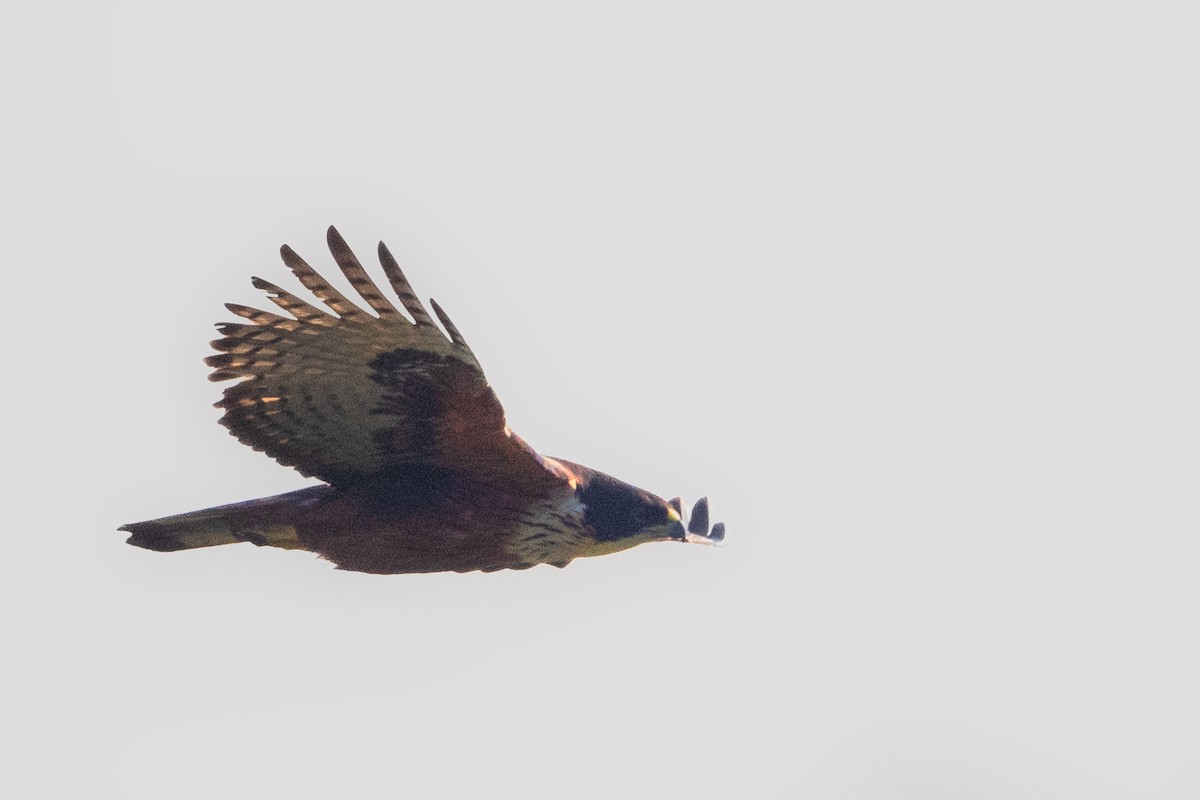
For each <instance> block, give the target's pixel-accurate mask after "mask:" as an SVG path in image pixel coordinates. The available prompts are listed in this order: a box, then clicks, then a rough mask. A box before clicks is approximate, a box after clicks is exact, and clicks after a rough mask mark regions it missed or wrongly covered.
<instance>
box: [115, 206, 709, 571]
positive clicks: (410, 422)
mask: <svg viewBox="0 0 1200 800" xmlns="http://www.w3.org/2000/svg"><path fill="white" fill-rule="evenodd" d="M328 241H329V249H330V251H331V252H332V253H333V258H334V260H335V261H336V262H337V265H338V266H339V267H340V268H341V270H342V273H343V274H344V275H345V276H346V278H347V279H348V280H349V282H350V285H351V286H353V287H354V289H355V291H357V292H358V294H359V295H360V296H361V297H362V299H363V301H365V302H366V304H367V305H368V306H369V307H370V308H371V310H372V311H374V314H371V313H368V312H367V311H364V310H363V309H362V308H360V307H359V306H358V305H356V304H355V303H352V302H351V301H350V300H348V299H347V298H346V297H345V295H343V294H342V293H341V292H339V291H338V290H337V289H335V288H334V287H333V286H331V285H330V284H329V283H328V282H327V281H326V280H325V279H324V278H322V277H321V276H320V275H319V274H318V273H317V272H316V271H315V270H314V269H313V268H312V267H310V266H309V265H308V264H307V263H305V261H304V260H303V259H302V258H300V256H298V255H296V253H295V252H294V251H293V250H292V249H291V248H290V247H288V246H287V245H284V246H283V248H282V249H281V253H282V255H283V261H284V263H285V264H287V266H288V267H290V268H291V270H292V272H293V273H295V275H296V277H297V278H299V279H300V282H301V283H302V284H303V285H304V286H305V287H306V288H307V289H308V290H309V291H310V292H312V294H313V295H315V296H316V297H317V298H318V299H319V300H320V301H321V302H322V303H324V306H325V307H319V306H317V305H313V304H310V303H308V302H306V301H304V300H302V299H300V298H299V297H297V296H296V295H294V294H292V293H291V292H288V291H286V290H285V289H281V288H279V287H278V286H276V285H274V284H272V283H268V282H267V281H264V280H261V279H259V278H254V279H253V283H254V285H255V286H256V287H257V288H259V289H262V290H263V291H265V292H267V294H268V296H269V297H270V299H271V300H272V301H273V302H274V303H275V304H276V305H277V306H279V307H280V308H281V309H283V311H284V312H286V314H287V316H280V315H278V314H273V313H269V312H267V311H260V310H258V309H255V308H247V307H246V306H240V305H234V304H228V305H227V306H226V307H227V308H228V309H229V310H230V311H231V312H233V313H234V314H236V315H237V316H239V317H242V318H244V319H245V320H246V322H245V323H223V324H220V325H218V330H219V331H220V333H221V334H222V337H221V338H220V339H217V340H216V341H214V342H213V343H212V346H213V347H214V348H215V349H216V350H218V351H220V354H219V355H215V356H210V357H209V358H207V359H206V362H207V363H208V364H209V366H211V367H213V372H212V374H211V375H210V376H209V377H210V379H211V380H214V381H224V380H236V381H237V383H234V384H232V385H231V386H229V387H227V388H226V389H225V393H224V396H223V398H222V399H221V401H220V402H219V403H217V407H219V408H222V409H224V411H225V414H224V416H223V417H221V424H222V425H224V426H225V427H227V428H229V430H230V432H231V433H232V434H233V435H234V436H236V437H237V438H238V439H239V440H240V441H241V442H243V443H245V444H248V445H250V446H251V447H253V448H254V449H255V450H261V451H262V452H264V453H266V454H267V455H269V456H271V457H272V458H274V459H275V460H276V461H278V462H279V463H281V464H285V465H287V466H291V467H295V468H296V469H297V470H299V471H300V472H301V473H302V474H303V475H306V476H311V477H315V478H319V479H320V480H322V481H324V484H323V485H320V486H313V487H310V488H307V489H301V490H299V491H295V492H289V493H287V494H282V495H277V496H275V497H265V498H262V499H259V500H250V501H247V502H244V503H234V504H232V505H226V506H218V507H216V508H210V509H206V510H204V511H194V512H192V513H190V514H179V515H177V516H171V517H163V518H162V519H155V520H150V521H148V522H135V523H132V524H130V525H125V526H124V527H123V528H122V530H125V531H129V532H130V533H131V534H132V535H131V536H130V537H129V543H130V544H133V545H137V546H138V547H145V548H148V549H150V550H185V549H190V548H194V547H208V546H210V545H218V544H232V543H234V542H252V543H254V544H257V545H270V546H273V547H281V548H289V549H303V550H309V551H311V552H314V553H317V554H318V555H320V556H322V557H323V558H326V559H328V560H330V561H332V562H333V563H334V564H336V565H337V566H338V567H339V568H341V569H345V570H356V571H359V572H374V573H405V572H440V571H444V570H454V571H457V572H469V571H472V570H484V571H493V570H499V569H524V568H527V567H532V566H534V565H535V564H553V565H555V566H558V567H563V566H566V565H567V563H569V562H570V561H571V560H572V559H575V558H579V557H581V556H596V555H604V554H606V553H614V552H617V551H619V550H625V549H627V548H630V547H633V546H635V545H639V544H642V543H644V542H654V541H678V542H701V543H708V544H712V543H716V542H720V541H721V540H722V539H723V538H724V536H725V527H724V525H722V524H720V523H718V524H716V525H714V526H712V529H711V530H710V529H709V525H708V501H707V499H701V500H699V501H697V502H696V504H695V506H694V507H693V509H692V512H691V514H690V519H689V522H688V525H687V527H686V528H685V527H684V521H683V518H682V517H683V507H682V503H681V501H680V499H679V498H675V499H673V500H670V501H667V500H664V499H662V498H661V497H659V496H657V495H654V494H651V493H650V492H647V491H644V490H642V489H639V488H637V487H635V486H631V485H629V484H627V483H623V482H622V481H619V480H617V479H615V478H612V477H610V476H608V475H605V474H603V473H600V472H597V471H595V470H592V469H589V468H587V467H584V466H580V465H579V464H574V463H571V462H570V461H564V460H562V459H557V458H549V457H546V456H542V455H539V454H538V453H537V452H535V451H534V450H533V448H531V447H530V446H529V445H527V444H525V442H524V441H522V440H521V438H520V437H519V436H517V435H516V434H515V433H513V432H512V431H511V430H509V429H508V426H507V425H506V424H505V419H504V409H503V408H501V406H500V402H499V400H497V399H496V395H495V393H494V392H493V391H492V389H491V388H490V387H489V386H488V382H487V379H486V378H485V377H484V374H483V370H482V369H481V368H480V366H479V362H478V361H476V359H475V355H474V353H472V352H471V348H470V347H468V346H467V343H466V341H465V340H464V339H463V336H462V334H461V333H459V331H458V328H456V327H455V326H454V323H452V322H451V321H450V318H449V317H447V316H446V313H445V312H444V311H442V309H441V307H439V306H438V304H437V303H436V302H434V301H432V300H431V301H430V305H432V306H433V312H434V314H436V315H437V318H438V320H440V321H441V323H442V326H443V328H444V329H445V333H443V332H442V330H441V329H439V328H438V326H437V325H436V323H435V322H434V320H433V318H432V317H430V315H429V312H428V311H426V310H425V306H424V305H422V303H421V301H420V300H419V299H418V298H417V296H416V294H415V293H414V292H413V290H412V287H411V286H409V283H408V281H407V280H406V279H405V277H404V274H403V273H402V272H401V271H400V267H399V265H398V264H397V263H396V260H395V259H394V258H393V257H392V255H391V253H389V252H388V249H387V247H385V246H384V244H383V243H382V242H380V244H379V260H380V263H381V264H382V265H383V271H384V273H385V274H386V276H387V279H388V282H389V283H390V284H391V288H392V290H393V291H394V292H395V295H396V297H397V298H398V299H399V300H400V305H401V306H402V307H403V309H404V311H405V312H407V314H408V316H407V317H406V316H405V315H404V314H402V313H401V311H400V309H398V308H396V306H395V305H393V303H392V301H391V300H389V299H388V297H386V296H385V295H384V293H383V292H382V291H380V289H379V287H378V286H377V285H376V284H375V282H374V281H373V280H372V279H371V278H370V276H369V275H368V274H367V273H366V271H365V270H364V269H363V267H362V265H361V264H360V263H359V261H358V259H357V258H356V257H355V256H354V253H352V252H351V251H350V248H349V247H348V246H347V245H346V242H345V240H344V239H342V237H341V235H339V234H338V232H337V231H336V230H335V229H334V228H332V227H331V228H330V229H329V233H328ZM331 312H332V313H331Z"/></svg>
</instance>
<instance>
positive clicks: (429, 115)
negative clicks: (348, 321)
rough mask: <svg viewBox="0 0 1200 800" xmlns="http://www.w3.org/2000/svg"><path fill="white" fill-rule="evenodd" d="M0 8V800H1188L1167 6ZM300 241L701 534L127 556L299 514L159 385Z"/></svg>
mask: <svg viewBox="0 0 1200 800" xmlns="http://www.w3.org/2000/svg"><path fill="white" fill-rule="evenodd" d="M14 15H15V16H14ZM7 16H8V20H7V22H6V24H5V26H4V28H5V30H4V31H3V33H0V40H2V41H0V45H2V46H0V63H2V65H3V72H2V74H4V75H5V78H3V80H4V81H5V84H6V85H5V88H4V96H5V97H6V112H7V113H6V114H5V117H6V119H7V120H8V122H7V124H6V126H5V141H6V145H5V147H4V155H3V156H2V158H3V160H4V164H3V175H4V179H3V184H4V188H3V189H0V202H3V205H4V208H3V209H2V211H3V213H2V214H0V226H3V228H4V230H3V233H4V236H3V241H4V243H5V248H6V250H7V253H6V255H5V258H6V260H7V265H8V266H7V270H6V273H5V274H6V277H7V284H6V287H5V289H6V291H5V294H6V297H7V303H6V306H7V311H6V314H5V316H4V323H3V324H4V327H5V332H6V339H7V341H8V347H7V367H8V368H7V371H6V379H5V392H4V399H3V400H2V401H0V402H3V404H4V407H5V412H6V413H5V417H6V419H7V420H8V423H9V426H8V427H9V430H8V434H7V445H6V448H5V449H6V452H7V454H8V458H7V459H6V462H7V463H8V464H9V466H10V470H11V471H10V474H9V476H8V478H7V485H8V487H9V494H8V498H7V500H6V503H5V505H6V508H7V509H8V510H9V511H10V512H12V511H14V510H15V514H10V516H9V519H8V524H7V525H6V529H7V530H6V535H5V536H6V545H5V557H4V564H5V565H6V566H5V567H4V568H3V569H4V573H5V575H4V579H3V581H0V587H2V588H0V592H2V593H3V597H2V598H0V600H2V601H3V602H2V607H3V608H4V612H3V614H4V628H5V640H6V645H5V648H4V649H5V651H6V653H7V654H8V655H7V656H6V668H5V679H4V687H5V688H4V689H3V693H4V695H5V697H4V698H3V707H4V709H5V711H4V715H3V717H4V718H3V721H2V722H0V726H3V728H5V729H7V731H6V733H7V738H8V739H9V741H10V744H9V745H8V747H7V752H8V753H9V756H10V759H11V762H12V764H11V765H10V766H9V767H6V768H5V769H4V770H3V775H2V776H0V793H2V794H3V795H4V796H7V797H56V798H61V797H89V798H110V797H111V798H118V797H128V798H139V799H141V798H145V799H146V800H151V799H153V800H160V799H161V798H165V797H169V798H173V799H174V798H206V799H207V798H212V797H222V798H243V797H245V798H251V797H256V798H257V797H292V798H302V797H334V796H336V797H367V798H369V797H397V796H401V797H421V798H433V797H478V796H495V797H522V798H573V799H577V800H600V799H601V798H613V797H632V798H638V797H648V798H649V797H653V798H663V797H692V798H701V797H710V798H728V797H756V798H757V797H762V798H767V797H786V798H794V797H818V798H853V799H855V800H857V799H858V798H864V799H873V798H989V799H990V798H1031V797H1038V798H1043V797H1064V798H1079V797H1089V798H1099V797H1114V798H1117V797H1122V798H1123V797H1152V796H1156V797H1185V796H1189V797H1190V796H1196V795H1197V792H1198V791H1200V770H1198V769H1197V767H1196V766H1195V763H1196V762H1195V753H1196V752H1197V750H1198V748H1200V687H1198V685H1197V681H1196V676H1197V675H1200V652H1198V651H1197V648H1196V646H1195V638H1196V637H1195V630H1196V618H1197V613H1200V581H1197V580H1196V574H1197V569H1198V567H1200V564H1198V561H1200V524H1198V523H1200V512H1198V509H1197V504H1196V496H1197V494H1196V490H1197V482H1198V480H1200V461H1198V459H1197V453H1198V452H1200V422H1198V417H1197V408H1200V396H1198V395H1200V392H1198V387H1200V383H1198V381H1197V352H1196V350H1197V343H1198V342H1200V322H1198V321H1197V311H1196V307H1197V303H1196V300H1197V289H1198V288H1200V280H1198V278H1197V275H1198V272H1197V263H1198V261H1197V256H1198V255H1200V253H1198V249H1200V248H1198V246H1197V238H1196V233H1195V231H1196V219H1197V215H1198V213H1200V201H1198V197H1200V195H1198V194H1197V186H1198V185H1200V157H1198V152H1200V151H1198V150H1197V146H1196V143H1197V142H1198V141H1200V124H1198V122H1200V121H1198V118H1197V106H1196V103H1195V95H1196V85H1195V76H1196V75H1197V74H1200V51H1197V48H1196V47H1195V36H1194V32H1195V30H1196V28H1195V23H1196V19H1195V12H1194V10H1193V6H1192V4H1187V3H1156V2H1149V3H1147V2H1140V3H1107V4H1094V3H1066V2H1045V1H1044V0H1043V1H1042V2H1037V3H1023V2H1017V3H1012V2H1009V3H1003V4H999V3H992V4H979V3H974V4H962V3H905V4H895V3H850V4H846V3H827V4H809V5H803V4H789V3H755V2H738V3H725V4H717V3H667V2H656V1H655V0H638V2H606V3H562V2H546V3H537V2H450V3H391V4H383V3H365V4H364V3H353V2H349V3H340V4H337V6H336V8H335V7H334V6H332V5H330V6H328V7H327V8H325V9H324V10H318V9H315V8H313V7H310V6H306V5H305V4H297V3H256V4H244V3H226V2H209V3H204V4H201V5H194V4H193V5H192V6H189V7H188V8H187V9H186V10H185V9H184V8H183V6H181V5H179V4H162V3H155V2H108V3H79V2H74V3H71V2H63V3H45V4H37V5H36V6H35V5H33V4H25V7H24V8H22V9H19V10H17V9H15V10H13V11H10V13H9V14H8V15H7ZM331 223H332V224H336V225H338V226H339V228H340V230H341V231H342V233H343V234H344V235H345V236H346V238H347V239H348V240H349V242H350V243H351V245H352V246H354V247H355V248H356V250H358V252H359V253H360V255H362V256H363V257H364V261H366V260H371V252H372V250H373V248H374V244H375V242H376V241H377V240H378V239H381V238H382V239H384V240H386V241H387V242H388V244H389V246H390V247H391V249H392V251H393V252H394V253H395V254H396V256H397V258H398V259H399V260H400V262H401V263H402V264H403V265H404V267H405V269H406V271H407V273H408V276H409V278H410V279H411V281H412V283H413V284H414V286H415V287H416V289H417V290H418V292H419V293H420V294H421V295H422V296H424V297H429V296H431V295H432V296H433V297H436V298H437V299H438V301H439V302H441V303H442V305H444V306H445V308H446V309H447V311H448V312H449V313H450V314H451V316H453V318H454V320H455V321H456V323H457V324H458V326H459V328H461V329H462V331H463V333H464V334H465V335H466V337H467V339H468V340H469V341H470V342H471V344H472V345H473V347H474V349H475V351H476V353H477V354H478V356H479V358H480V360H481V362H482V363H483V365H484V368H485V369H486V370H487V373H488V376H489V377H490V379H491V381H492V383H493V385H494V386H495V387H496V389H497V392H498V393H499V396H500V398H501V400H502V401H503V403H504V404H505V407H506V409H507V411H508V414H509V421H510V424H511V426H512V427H513V428H514V429H515V430H517V431H518V432H519V433H520V434H521V435H522V436H523V437H524V438H525V439H527V440H528V441H529V442H530V443H531V444H532V445H534V446H535V447H537V448H539V449H540V450H542V451H543V452H545V453H547V454H549V455H558V456H563V457H566V458H569V459H572V460H575V461H579V462H581V463H585V464H588V465H590V466H593V467H596V468H598V469H602V470H604V471H607V472H610V473H612V474H615V475H617V476H619V477H621V478H623V479H626V480H629V481H631V482H634V483H636V484H638V485H641V486H643V487H645V488H647V489H649V490H651V491H654V492H657V493H659V494H662V495H665V496H671V495H675V494H681V495H683V496H684V497H685V499H687V500H688V501H691V500H694V499H695V498H696V497H698V496H700V495H701V494H708V495H709V496H710V497H711V499H712V504H713V516H714V519H715V520H724V521H725V522H726V523H727V525H728V531H729V533H728V546H727V547H726V548H724V549H721V550H715V549H711V548H701V547H682V546H677V545H669V544H662V545H656V546H646V547H641V548H637V549H635V550H632V551H629V552H626V553H622V554H619V555H615V556H610V557H605V558H599V559H592V560H584V561H579V562H576V563H575V564H573V565H571V566H570V567H568V568H567V569H565V570H557V569H553V568H550V567H543V568H537V569H534V570H531V571H528V572H524V573H500V574H494V575H465V576H464V575H430V576H395V577H378V576H369V575H361V574H349V573H340V572H336V571H334V570H333V569H332V568H331V567H330V566H329V565H328V564H326V563H324V562H321V561H318V560H316V559H315V558H314V557H312V556H310V555H308V554H304V553H286V552H279V551H272V550H268V549H256V548H254V547H253V546H250V545H240V546H233V547H224V548H215V549H212V550H208V551H199V552H189V553H175V554H159V553H151V552H147V551H142V550H137V549H135V548H132V547H127V546H126V545H124V544H123V538H124V536H123V535H122V534H120V533H118V532H117V531H116V527H117V526H118V525H120V524H122V523H125V522H130V521H134V520H140V519H147V518H151V517H155V516H161V515H164V514H169V513H177V512H183V511H189V510H193V509H198V508H202V507H206V506H210V505H216V504H219V503H225V502H232V501H236V500H243V499H248V498H251V497H257V496H263V495H268V494H273V493H277V492H282V491H287V490H289V489H293V488H297V487H300V486H302V485H304V484H305V481H304V480H303V479H301V478H300V477H299V476H298V475H296V474H295V473H293V472H291V471H290V470H288V469H285V468H283V467H280V466H278V465H277V464H275V463H274V462H272V461H270V460H269V459H267V458H266V457H264V456H262V455H261V454H258V453H254V452H252V451H251V450H250V449H248V448H246V447H243V446H241V445H239V444H238V443H237V442H236V441H235V440H234V439H233V438H232V437H230V436H228V435H227V434H226V432H225V431H224V430H223V429H221V428H220V427H219V426H217V425H216V424H215V421H216V418H217V416H218V412H217V411H216V410H214V409H213V408H211V404H212V403H213V402H215V401H216V400H217V399H218V397H219V391H220V387H218V386H216V385H214V384H210V383H208V382H207V381H206V380H205V376H206V368H205V367H204V365H203V364H202V362H201V359H202V358H203V357H204V356H205V355H206V354H208V352H209V351H208V348H207V342H208V341H209V340H210V339H212V338H214V335H215V332H214V330H213V328H212V323H214V322H217V321H219V320H224V319H227V318H228V316H229V315H228V314H227V313H226V312H225V311H224V310H223V309H222V307H221V303H222V302H224V301H235V302H242V303H253V304H258V303H260V302H261V300H260V296H259V293H257V292H256V291H255V290H254V289H253V288H252V287H251V286H250V283H249V278H250V276H251V275H260V276H262V277H264V278H266V279H267V280H270V281H274V282H278V283H281V284H282V285H285V286H288V287H294V286H295V285H296V284H295V283H294V282H292V279H291V278H290V276H289V275H288V274H287V273H286V270H285V268H284V267H283V265H282V264H281V263H280V262H279V261H278V257H277V254H276V251H277V248H278V246H279V245H280V244H281V243H282V242H285V241H286V242H288V243H290V244H292V245H293V246H294V247H295V248H296V249H297V250H298V251H299V252H300V253H301V254H302V255H305V256H306V257H308V258H309V260H310V261H311V262H312V263H314V265H319V266H325V267H326V268H328V267H329V266H330V265H331V263H332V262H331V260H330V259H329V256H328V255H327V253H326V252H325V249H324V242H323V238H324V230H325V227H326V226H327V225H329V224H331Z"/></svg>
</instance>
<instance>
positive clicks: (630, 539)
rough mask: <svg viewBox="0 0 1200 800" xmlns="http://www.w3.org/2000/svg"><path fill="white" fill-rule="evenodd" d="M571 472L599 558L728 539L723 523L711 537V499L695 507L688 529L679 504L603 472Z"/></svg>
mask: <svg viewBox="0 0 1200 800" xmlns="http://www.w3.org/2000/svg"><path fill="white" fill-rule="evenodd" d="M560 463H561V462H560ZM566 466H568V467H569V469H570V470H571V472H572V473H574V476H575V477H576V478H577V479H578V481H577V485H576V487H575V496H576V497H577V498H578V500H579V502H580V503H581V504H582V505H583V507H584V512H583V522H584V525H585V526H586V527H587V530H588V533H589V534H590V535H591V536H592V537H593V538H594V539H595V540H596V545H597V550H598V551H599V552H597V555H599V553H600V552H604V553H611V552H615V551H617V550H624V549H626V548H629V547H633V546H635V545H639V544H644V543H645V542H659V541H676V542H699V543H704V544H716V543H717V542H720V541H721V540H722V539H723V538H724V537H725V526H724V525H722V524H720V523H718V524H717V525H714V526H713V528H712V531H711V532H710V531H709V528H708V500H707V499H702V500H699V501H698V502H697V503H696V505H695V507H694V508H693V510H692V515H691V517H692V521H691V524H690V525H688V526H687V527H684V519H683V506H682V502H681V501H680V499H679V498H675V499H674V500H671V501H669V502H668V501H667V500H664V499H663V498H661V497H659V496H658V495H655V494H651V493H650V492H647V491H645V490H644V489H639V488H637V487H636V486H632V485H630V484H628V483H625V482H623V481H619V480H617V479H616V478H613V477H611V476H609V475H605V474H604V473H602V472H596V471H595V470H591V469H588V468H587V467H581V466H579V465H577V464H567V465H566Z"/></svg>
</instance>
